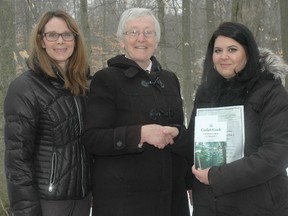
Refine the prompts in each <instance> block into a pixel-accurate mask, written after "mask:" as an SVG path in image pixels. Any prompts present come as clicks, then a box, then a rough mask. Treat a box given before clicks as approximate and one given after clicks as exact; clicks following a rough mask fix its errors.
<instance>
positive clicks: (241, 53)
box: [212, 36, 247, 79]
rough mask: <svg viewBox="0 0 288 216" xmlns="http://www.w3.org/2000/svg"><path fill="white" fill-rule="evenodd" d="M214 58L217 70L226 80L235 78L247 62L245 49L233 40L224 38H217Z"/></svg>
mask: <svg viewBox="0 0 288 216" xmlns="http://www.w3.org/2000/svg"><path fill="white" fill-rule="evenodd" d="M212 58H213V63H214V65H215V67H216V70H217V71H218V73H219V74H220V75H221V76H222V77H224V78H225V79H230V78H232V77H234V76H235V75H236V73H238V72H239V71H241V70H242V69H243V68H244V67H245V65H246V62H247V56H246V52H245V49H244V47H243V46H242V45H241V44H239V43H238V42H237V41H235V40H233V39H232V38H229V37H224V36H219V37H217V38H216V40H215V44H214V50H213V56H212Z"/></svg>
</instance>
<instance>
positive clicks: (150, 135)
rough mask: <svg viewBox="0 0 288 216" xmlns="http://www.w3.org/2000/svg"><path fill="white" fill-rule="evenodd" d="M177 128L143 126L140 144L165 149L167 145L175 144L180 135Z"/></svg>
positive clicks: (154, 125)
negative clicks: (175, 139)
mask: <svg viewBox="0 0 288 216" xmlns="http://www.w3.org/2000/svg"><path fill="white" fill-rule="evenodd" d="M178 133H179V131H178V128H176V127H169V126H161V125H157V124H149V125H143V126H142V128H141V140H140V143H144V142H145V143H147V144H149V145H153V146H155V147H156V148H159V149H163V148H165V146H166V145H169V144H173V143H174V140H173V138H174V137H176V136H177V135H178Z"/></svg>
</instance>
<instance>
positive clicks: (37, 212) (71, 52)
mask: <svg viewBox="0 0 288 216" xmlns="http://www.w3.org/2000/svg"><path fill="white" fill-rule="evenodd" d="M28 66H29V69H28V70H27V71H26V72H24V73H23V74H21V75H20V76H19V77H18V78H16V79H15V80H14V81H13V82H12V83H11V84H10V86H9V89H8V92H7V95H6V98H5V104H4V117H5V145H6V150H5V166H6V177H7V186H8V196H9V200H10V207H11V211H12V213H13V215H14V216H51V215H53V216H65V215H67V216H68V215H69V216H79V215H83V216H88V215H89V212H90V205H91V192H90V190H91V187H90V159H89V155H88V153H87V152H86V149H85V147H84V146H83V145H82V143H81V142H80V136H81V133H82V110H83V108H84V104H85V100H86V99H85V98H86V92H87V88H88V81H87V76H88V63H87V55H86V48H85V44H84V38H83V36H82V34H81V32H80V30H79V27H78V25H77V23H76V21H75V20H74V19H73V18H72V17H71V16H70V15H69V14H68V13H66V12H64V11H61V10H58V11H48V12H46V13H45V14H43V15H42V17H41V18H40V19H39V22H38V23H37V25H36V27H35V28H34V30H33V32H32V36H31V53H30V56H29V60H28Z"/></svg>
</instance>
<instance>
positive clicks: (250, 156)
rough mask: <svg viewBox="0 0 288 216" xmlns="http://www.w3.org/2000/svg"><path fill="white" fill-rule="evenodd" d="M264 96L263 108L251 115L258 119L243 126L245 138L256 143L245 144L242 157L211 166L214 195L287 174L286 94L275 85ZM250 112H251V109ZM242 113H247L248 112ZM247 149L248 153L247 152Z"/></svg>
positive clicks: (281, 88) (287, 105)
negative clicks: (256, 116) (255, 125)
mask: <svg viewBox="0 0 288 216" xmlns="http://www.w3.org/2000/svg"><path fill="white" fill-rule="evenodd" d="M266 93H267V94H265V96H264V97H263V100H262V103H263V105H262V109H261V110H260V112H259V113H255V114H252V115H254V116H255V115H259V116H258V117H259V118H258V120H257V121H256V118H254V119H255V121H254V122H253V121H251V120H250V121H249V123H250V125H246V123H245V127H249V128H248V129H247V128H246V130H245V131H246V132H247V135H248V133H249V136H252V135H253V136H260V138H259V139H258V140H259V141H258V143H251V142H250V143H249V142H247V143H246V142H245V157H244V158H242V159H240V160H237V161H234V162H232V163H230V164H226V165H223V166H220V167H212V168H211V169H210V171H209V182H210V185H211V186H212V189H213V193H214V195H215V196H219V195H223V194H227V193H230V192H236V191H239V190H243V189H247V188H250V187H253V186H256V185H259V184H263V183H265V182H267V181H269V180H271V179H272V178H274V177H275V176H277V175H281V173H284V172H285V173H286V168H287V167H288V157H287V155H288V121H287V119H288V95H287V92H286V90H285V89H284V88H283V87H282V86H281V85H276V86H274V87H273V88H271V89H269V91H266ZM245 109H247V107H245ZM248 109H249V108H248ZM249 112H253V111H251V109H250V111H249ZM245 113H246V114H247V110H245ZM250 117H251V116H250ZM245 119H246V117H245ZM253 124H257V125H259V126H258V127H259V131H258V132H257V131H255V130H253V128H255V127H253ZM251 128H252V130H253V131H251ZM252 133H253V134H252ZM245 136H246V135H245ZM252 140H253V139H252ZM254 140H255V139H254ZM246 141H247V139H246ZM247 149H249V151H250V152H247ZM251 149H254V150H253V151H251Z"/></svg>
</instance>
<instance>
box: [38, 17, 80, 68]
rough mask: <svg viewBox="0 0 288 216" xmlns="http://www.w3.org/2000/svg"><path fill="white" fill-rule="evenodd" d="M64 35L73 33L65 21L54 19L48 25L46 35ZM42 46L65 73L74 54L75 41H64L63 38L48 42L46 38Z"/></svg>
mask: <svg viewBox="0 0 288 216" xmlns="http://www.w3.org/2000/svg"><path fill="white" fill-rule="evenodd" d="M47 32H54V33H60V34H61V33H64V32H66V33H67V32H71V31H70V30H69V28H68V26H67V24H66V22H65V20H63V19H61V18H58V17H53V18H52V19H51V20H49V22H47V23H46V25H45V29H44V33H47ZM41 45H42V47H43V48H45V49H46V52H47V54H48V55H49V56H50V58H52V59H53V60H55V61H56V62H57V64H58V65H59V66H60V67H61V68H62V69H63V70H64V71H65V70H66V65H67V62H68V59H69V58H70V56H71V55H72V54H73V51H74V47H75V40H72V41H64V40H63V38H62V36H59V38H58V39H57V40H56V41H48V40H47V39H46V38H45V37H44V36H43V38H42V41H41Z"/></svg>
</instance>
